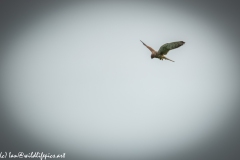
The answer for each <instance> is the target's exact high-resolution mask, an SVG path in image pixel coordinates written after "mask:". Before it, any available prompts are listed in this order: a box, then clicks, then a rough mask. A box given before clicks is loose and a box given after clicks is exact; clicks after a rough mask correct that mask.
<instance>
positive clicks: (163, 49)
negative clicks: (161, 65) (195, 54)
mask: <svg viewBox="0 0 240 160" xmlns="http://www.w3.org/2000/svg"><path fill="white" fill-rule="evenodd" d="M140 41H141V40H140ZM141 42H142V43H143V41H141ZM184 44H185V42H183V41H177V42H171V43H166V44H164V45H162V46H161V47H160V48H159V50H158V52H157V51H155V50H154V49H152V48H151V47H150V46H148V45H146V44H145V43H143V45H144V46H146V47H147V48H148V49H149V50H150V51H151V52H152V54H151V58H152V59H153V58H158V59H160V60H163V59H166V60H169V61H172V62H174V61H173V60H171V59H169V58H167V57H165V55H166V54H167V53H168V52H169V51H170V50H172V49H175V48H178V47H180V46H182V45H184Z"/></svg>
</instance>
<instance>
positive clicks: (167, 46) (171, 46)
mask: <svg viewBox="0 0 240 160" xmlns="http://www.w3.org/2000/svg"><path fill="white" fill-rule="evenodd" d="M184 43H185V42H183V41H177V42H171V43H166V44H164V45H162V46H161V47H160V49H159V50H158V54H159V55H166V54H167V53H168V51H170V50H172V49H175V48H178V47H180V46H182V45H183V44H184Z"/></svg>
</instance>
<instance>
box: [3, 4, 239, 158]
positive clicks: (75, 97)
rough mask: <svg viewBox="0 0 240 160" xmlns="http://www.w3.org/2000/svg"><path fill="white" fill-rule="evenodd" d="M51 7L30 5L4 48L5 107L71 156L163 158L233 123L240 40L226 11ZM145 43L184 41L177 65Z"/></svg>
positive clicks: (24, 128)
mask: <svg viewBox="0 0 240 160" xmlns="http://www.w3.org/2000/svg"><path fill="white" fill-rule="evenodd" d="M26 2H27V1H26ZM44 3H45V4H46V3H47V2H46V1H45V2H44ZM55 3H56V2H55ZM55 3H53V4H55ZM59 3H60V2H59ZM53 4H51V5H50V6H51V7H49V8H45V9H43V7H42V8H40V9H39V8H38V12H37V14H36V13H35V12H34V11H28V12H27V13H28V14H26V15H28V16H26V19H24V18H22V21H23V20H25V21H24V22H23V23H22V24H21V23H19V24H18V23H17V22H16V23H15V24H18V26H19V27H13V29H12V30H11V34H9V36H7V37H8V38H7V39H6V40H5V41H7V45H5V46H4V50H3V49H2V55H1V56H2V61H1V68H0V74H1V77H0V86H1V95H2V97H4V98H5V100H4V103H5V104H7V105H6V106H7V107H4V111H5V113H6V114H7V117H8V119H11V120H9V121H10V122H11V124H12V125H13V126H18V127H19V128H20V130H21V133H22V134H27V135H29V136H30V137H32V138H33V139H35V140H37V141H39V143H40V142H41V143H43V144H44V145H46V146H48V147H49V148H55V149H56V150H57V151H60V150H61V151H63V152H66V154H68V155H69V156H70V155H72V156H73V155H74V156H75V157H78V156H86V157H88V158H95V159H98V158H104V159H107V158H111V159H114V158H116V157H118V158H119V157H121V158H122V159H124V158H130V157H131V158H138V159H139V158H140V157H141V158H146V157H148V158H154V157H155V158H156V157H158V158H163V157H165V156H169V155H175V154H176V155H177V154H180V153H186V152H188V151H190V150H191V149H192V148H194V147H196V148H197V147H202V148H204V146H207V145H208V144H210V142H212V141H214V138H216V137H218V136H220V135H222V134H223V133H225V131H226V128H227V126H228V125H229V124H230V123H232V122H233V118H232V117H233V115H234V113H236V111H238V110H237V109H238V108H237V107H238V105H237V104H238V102H239V100H238V99H237V98H238V97H239V84H238V83H239V80H240V77H239V70H238V69H239V61H238V60H239V51H238V50H237V49H238V48H239V47H238V46H237V45H236V43H235V40H236V39H235V38H233V32H232V31H231V28H230V27H229V28H226V26H227V24H226V23H225V22H226V21H224V20H225V19H227V17H224V16H223V17H221V15H219V16H218V14H217V13H218V12H215V11H214V10H212V11H211V12H210V10H209V8H210V7H209V6H208V8H206V12H204V11H203V10H201V11H200V9H198V10H195V7H197V6H199V7H201V9H204V4H203V3H199V4H196V5H193V4H191V5H190V4H189V5H187V2H185V3H179V2H178V3H177V2H142V1H141V2H127V1H125V2H123V1H121V2H111V3H110V2H106V1H103V2H81V1H79V2H72V3H65V4H62V5H55V6H54V5H53ZM56 4H57V3H56ZM212 5H213V4H212ZM10 6H11V5H10ZM29 6H31V5H29ZM216 6H217V5H216ZM27 8H30V7H27ZM218 8H222V6H221V5H219V6H218ZM31 12H33V13H35V14H33V15H31V14H29V13H31ZM221 18H222V19H221ZM15 21H16V20H15ZM19 22H21V20H19ZM229 26H231V25H230V24H229ZM232 29H234V28H232ZM140 40H142V41H143V42H145V43H146V44H147V45H149V46H151V47H152V48H154V49H155V50H158V49H159V48H160V46H161V45H163V44H164V43H167V42H173V41H185V42H186V43H185V45H183V46H182V47H180V48H178V49H175V50H172V51H170V52H169V53H168V54H167V57H168V58H170V59H172V60H174V61H175V62H171V61H166V60H164V61H160V60H159V59H151V58H150V55H151V53H150V51H149V50H148V49H147V48H146V47H145V46H143V45H142V43H141V42H140ZM3 43H4V41H2V44H3ZM3 51H4V52H3ZM212 143H213V142H212Z"/></svg>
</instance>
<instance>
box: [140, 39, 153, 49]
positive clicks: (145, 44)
mask: <svg viewBox="0 0 240 160" xmlns="http://www.w3.org/2000/svg"><path fill="white" fill-rule="evenodd" d="M140 41H141V40H140ZM141 42H142V43H143V41H141ZM143 45H144V46H146V47H147V48H148V49H149V50H150V51H151V52H153V51H154V49H152V48H151V47H150V46H148V45H146V44H145V43H143Z"/></svg>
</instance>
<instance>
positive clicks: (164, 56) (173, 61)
mask: <svg viewBox="0 0 240 160" xmlns="http://www.w3.org/2000/svg"><path fill="white" fill-rule="evenodd" d="M163 58H164V59H166V60H169V61H172V62H174V61H173V60H171V59H169V58H167V57H165V56H163Z"/></svg>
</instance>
